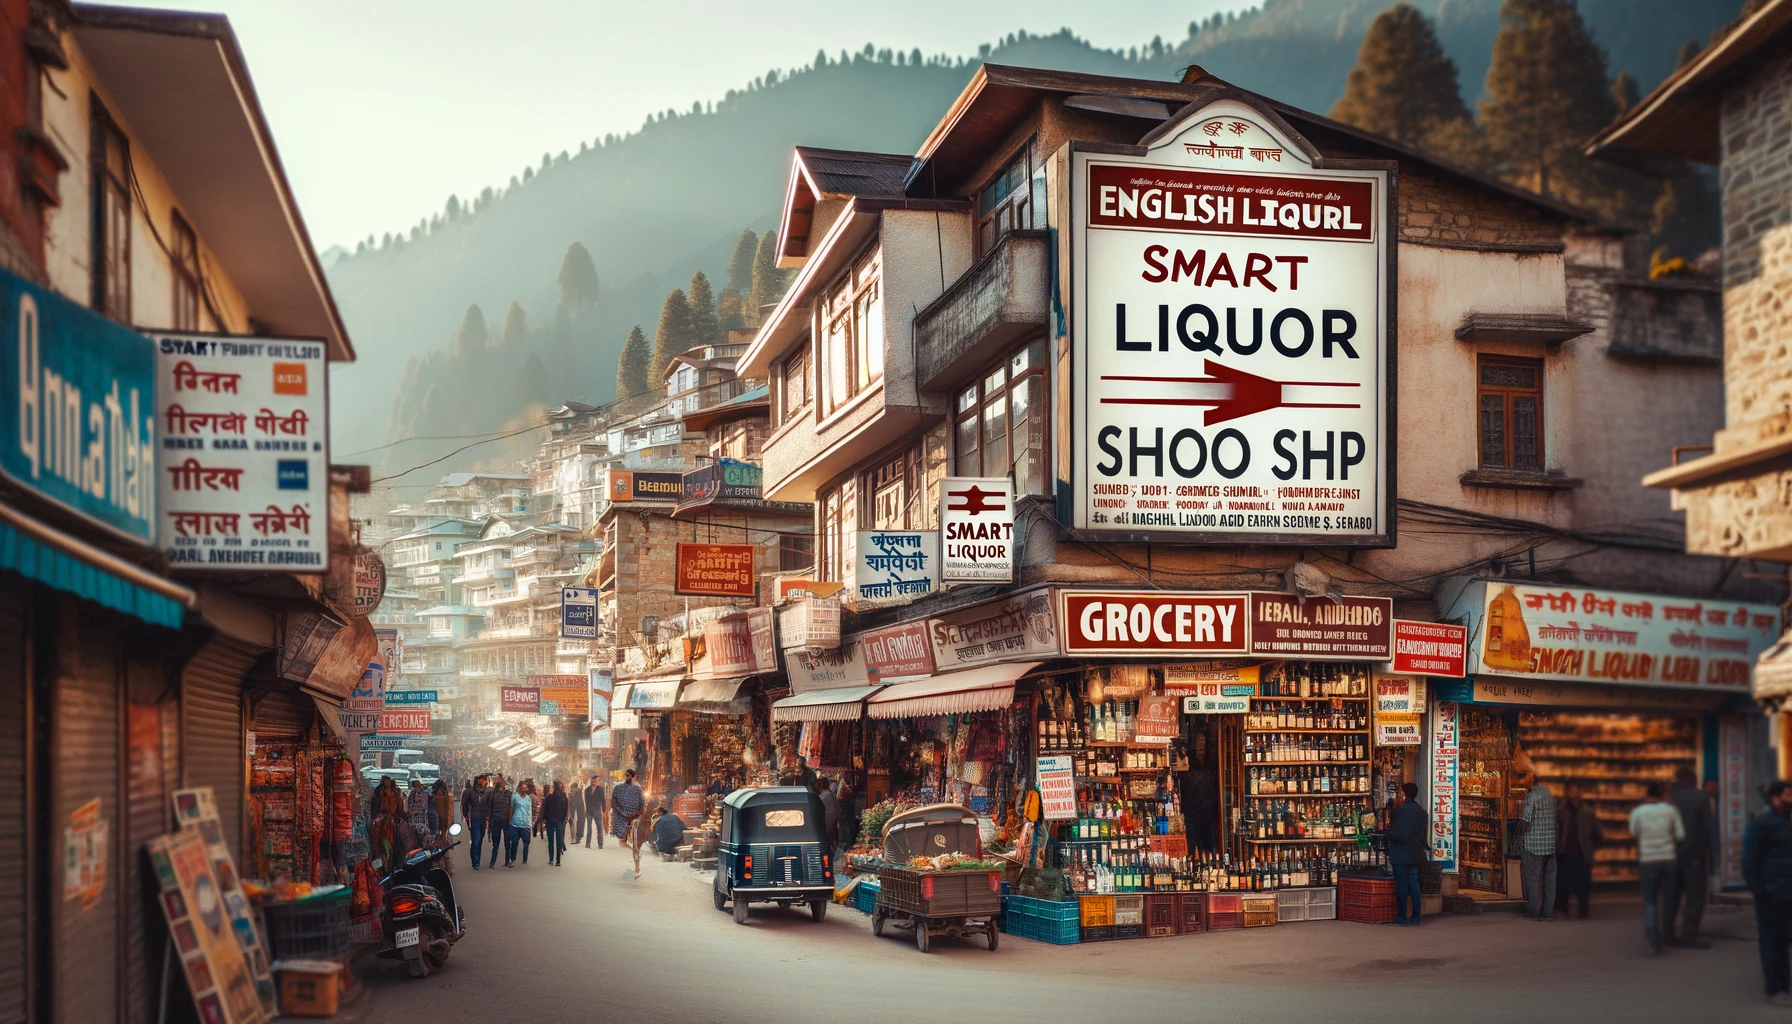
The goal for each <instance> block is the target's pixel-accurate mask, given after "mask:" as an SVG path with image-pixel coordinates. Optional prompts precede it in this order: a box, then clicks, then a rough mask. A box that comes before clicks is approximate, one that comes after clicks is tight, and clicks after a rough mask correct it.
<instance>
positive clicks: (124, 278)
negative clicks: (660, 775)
mask: <svg viewBox="0 0 1792 1024" xmlns="http://www.w3.org/2000/svg"><path fill="white" fill-rule="evenodd" d="M92 104H93V129H92V130H93V143H92V144H93V153H92V162H93V308H94V309H96V310H99V311H100V312H101V313H102V314H104V315H106V316H109V317H111V318H112V319H114V320H118V321H120V322H123V323H129V322H130V319H131V184H130V182H131V150H130V143H129V142H128V141H126V139H125V137H124V133H123V132H122V131H119V130H118V125H117V124H115V123H113V121H112V118H111V116H110V115H108V114H107V113H106V108H105V107H102V106H100V101H99V98H98V97H94V98H93V100H92Z"/></svg>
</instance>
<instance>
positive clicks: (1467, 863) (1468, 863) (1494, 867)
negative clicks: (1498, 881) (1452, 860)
mask: <svg viewBox="0 0 1792 1024" xmlns="http://www.w3.org/2000/svg"><path fill="white" fill-rule="evenodd" d="M1456 862H1457V863H1458V864H1461V865H1463V866H1464V867H1471V868H1481V869H1483V870H1486V871H1498V870H1500V866H1499V865H1498V864H1483V863H1481V862H1480V861H1478V860H1469V859H1468V858H1466V857H1458V858H1457V859H1456Z"/></svg>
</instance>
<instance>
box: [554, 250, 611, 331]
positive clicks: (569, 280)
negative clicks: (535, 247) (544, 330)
mask: <svg viewBox="0 0 1792 1024" xmlns="http://www.w3.org/2000/svg"><path fill="white" fill-rule="evenodd" d="M557 283H558V284H559V288H560V303H561V305H563V306H565V307H566V308H567V309H570V310H571V311H572V312H574V313H583V312H584V311H585V310H587V309H590V308H591V307H592V306H595V305H597V300H598V297H599V295H600V294H602V291H603V289H602V288H601V287H600V286H599V284H598V281H597V267H596V266H595V265H594V264H593V263H592V262H591V250H589V249H587V248H585V243H583V242H574V243H572V244H571V245H569V246H567V247H566V255H564V256H562V257H560V277H559V280H558V282H557Z"/></svg>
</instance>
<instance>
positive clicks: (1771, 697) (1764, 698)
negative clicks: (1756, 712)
mask: <svg viewBox="0 0 1792 1024" xmlns="http://www.w3.org/2000/svg"><path fill="white" fill-rule="evenodd" d="M1754 691H1755V699H1756V700H1757V701H1760V702H1761V703H1762V704H1763V705H1766V706H1767V707H1770V708H1779V707H1782V706H1783V705H1784V704H1785V703H1786V698H1787V697H1792V640H1781V641H1779V642H1777V643H1775V644H1774V645H1773V646H1772V647H1769V648H1767V649H1766V650H1765V651H1762V652H1761V657H1760V659H1759V660H1757V661H1756V662H1755V685H1754Z"/></svg>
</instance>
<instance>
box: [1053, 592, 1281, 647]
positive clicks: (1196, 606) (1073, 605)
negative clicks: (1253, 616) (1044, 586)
mask: <svg viewBox="0 0 1792 1024" xmlns="http://www.w3.org/2000/svg"><path fill="white" fill-rule="evenodd" d="M1249 603H1250V598H1249V597H1248V596H1247V595H1245V594H1209V593H1194V592H1190V593H1175V592H1166V591H1156V590H1152V591H1141V590H1060V591H1058V629H1059V631H1060V632H1061V633H1062V635H1063V637H1064V653H1065V654H1137V655H1163V654H1169V655H1177V654H1181V655H1188V654H1244V653H1246V652H1247V651H1248V650H1249V649H1250V645H1249V643H1248V633H1247V630H1246V623H1247V621H1248V620H1249V618H1250V614H1249V609H1248V605H1249Z"/></svg>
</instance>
